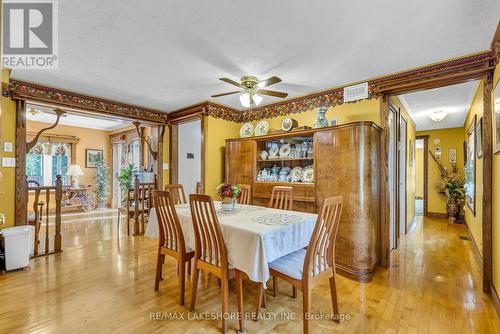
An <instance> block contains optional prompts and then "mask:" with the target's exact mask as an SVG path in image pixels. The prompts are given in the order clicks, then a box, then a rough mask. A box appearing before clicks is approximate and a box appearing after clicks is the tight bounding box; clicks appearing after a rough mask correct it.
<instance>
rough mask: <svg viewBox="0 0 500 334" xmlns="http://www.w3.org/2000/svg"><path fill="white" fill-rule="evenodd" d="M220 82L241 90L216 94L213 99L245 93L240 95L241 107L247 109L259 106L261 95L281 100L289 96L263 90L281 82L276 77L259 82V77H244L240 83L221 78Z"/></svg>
mask: <svg viewBox="0 0 500 334" xmlns="http://www.w3.org/2000/svg"><path fill="white" fill-rule="evenodd" d="M219 80H222V81H224V82H226V83H228V84H231V85H234V86H236V87H239V88H241V89H240V90H236V91H233V92H228V93H222V94H215V95H212V97H219V96H225V95H232V94H238V93H243V94H241V95H240V102H241V105H242V106H243V107H245V108H249V107H251V106H258V105H259V104H260V103H261V102H262V100H263V97H262V96H261V95H268V96H274V97H280V98H285V97H287V96H288V93H283V92H277V91H274V90H267V89H262V88H264V87H267V86H271V85H274V84H276V83H278V82H280V81H281V79H280V78H278V77H274V76H273V77H270V78H269V79H266V80H261V81H259V80H258V79H257V77H254V76H244V77H242V78H241V80H240V81H241V82H240V83H238V82H236V81H234V80H231V79H229V78H219Z"/></svg>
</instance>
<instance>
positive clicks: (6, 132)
mask: <svg viewBox="0 0 500 334" xmlns="http://www.w3.org/2000/svg"><path fill="white" fill-rule="evenodd" d="M0 71H1V84H2V86H5V88H6V87H7V86H6V85H7V84H8V82H9V73H8V71H7V70H6V69H1V70H0ZM0 123H1V128H0V152H1V154H0V155H1V156H2V157H12V158H14V157H15V156H16V152H15V151H16V150H15V147H14V149H13V152H4V151H3V143H4V142H11V143H12V144H13V146H15V142H16V103H15V102H14V101H12V100H11V99H10V98H8V97H3V96H2V97H1V104H0ZM15 173H16V172H15V168H13V167H1V164H0V213H3V214H5V220H6V221H5V224H4V225H0V228H4V227H9V226H14V225H15V222H14V220H15V209H14V204H15V179H16V178H15Z"/></svg>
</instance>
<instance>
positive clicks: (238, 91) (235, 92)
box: [212, 90, 242, 97]
mask: <svg viewBox="0 0 500 334" xmlns="http://www.w3.org/2000/svg"><path fill="white" fill-rule="evenodd" d="M240 92H242V91H241V90H235V91H234V92H229V93H222V94H215V95H212V97H219V96H225V95H231V94H237V93H240Z"/></svg>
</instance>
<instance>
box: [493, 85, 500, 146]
mask: <svg viewBox="0 0 500 334" xmlns="http://www.w3.org/2000/svg"><path fill="white" fill-rule="evenodd" d="M499 82H500V81H499ZM493 117H494V119H493V124H494V125H495V134H494V136H495V138H494V140H495V141H494V144H493V147H494V148H495V154H497V153H500V85H499V84H498V83H497V85H496V87H495V90H494V91H493Z"/></svg>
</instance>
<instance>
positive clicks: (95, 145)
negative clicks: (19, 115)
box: [26, 121, 113, 185]
mask: <svg viewBox="0 0 500 334" xmlns="http://www.w3.org/2000/svg"><path fill="white" fill-rule="evenodd" d="M45 127H47V123H40V122H32V121H27V122H26V131H27V132H38V131H40V130H41V129H42V128H45ZM109 133H110V132H109V131H105V130H96V129H88V128H81V127H77V126H68V125H58V126H56V127H55V128H54V129H52V130H49V131H47V132H44V134H45V135H51V134H58V135H65V136H75V137H77V138H78V139H80V140H79V142H78V144H76V152H75V153H76V154H75V153H74V154H75V158H76V162H75V163H76V164H77V165H80V167H81V168H82V171H83V174H84V175H82V176H80V178H79V181H80V185H89V184H94V177H95V172H96V169H95V168H85V150H86V149H102V150H103V154H104V158H105V159H106V164H107V165H108V167H109V168H110V173H111V168H112V167H113V163H112V155H111V144H110V142H109ZM110 180H111V174H110ZM110 182H111V181H110Z"/></svg>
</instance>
